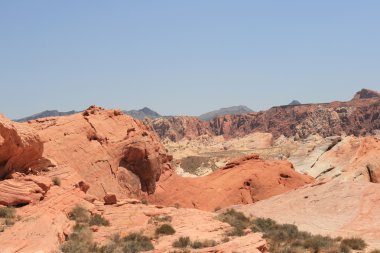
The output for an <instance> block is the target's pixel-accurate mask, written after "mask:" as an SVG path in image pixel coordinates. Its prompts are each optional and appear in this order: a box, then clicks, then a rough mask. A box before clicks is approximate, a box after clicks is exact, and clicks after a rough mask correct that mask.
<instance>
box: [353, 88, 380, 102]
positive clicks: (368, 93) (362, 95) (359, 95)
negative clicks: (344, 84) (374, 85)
mask: <svg viewBox="0 0 380 253" xmlns="http://www.w3.org/2000/svg"><path fill="white" fill-rule="evenodd" d="M369 98H380V93H379V92H377V91H374V90H369V89H361V90H360V91H358V92H356V94H355V96H354V98H353V100H357V99H369Z"/></svg>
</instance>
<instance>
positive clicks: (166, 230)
mask: <svg viewBox="0 0 380 253" xmlns="http://www.w3.org/2000/svg"><path fill="white" fill-rule="evenodd" d="M174 234H175V229H174V228H173V227H172V226H171V225H170V224H162V225H161V226H159V227H158V228H156V235H174Z"/></svg>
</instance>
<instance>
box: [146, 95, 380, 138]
mask: <svg viewBox="0 0 380 253" xmlns="http://www.w3.org/2000/svg"><path fill="white" fill-rule="evenodd" d="M187 118H188V117H168V118H161V119H157V120H153V121H151V126H152V127H153V129H154V130H155V131H156V132H157V133H158V134H159V136H160V137H161V138H162V139H165V138H168V139H170V140H172V141H176V140H179V139H181V138H184V137H185V138H188V139H192V138H194V137H196V136H200V135H204V134H207V135H216V136H219V135H223V136H224V137H227V138H233V137H242V136H245V135H247V134H250V133H253V132H268V133H272V134H273V136H274V137H275V138H276V137H279V136H281V135H284V136H286V137H292V136H295V137H297V138H307V137H308V136H310V135H313V134H319V135H321V136H323V137H327V136H333V135H341V134H347V135H355V136H365V135H367V134H370V133H372V132H373V131H374V130H378V129H380V96H379V93H377V92H374V91H369V90H365V89H363V90H362V91H360V92H358V93H357V94H356V95H355V97H354V99H352V100H351V101H348V102H332V103H326V104H303V105H287V106H279V107H273V108H271V109H269V110H266V111H261V112H254V113H247V114H240V115H225V116H219V117H216V118H213V119H212V120H210V121H207V122H199V123H197V124H194V121H196V119H195V118H193V119H192V122H191V124H184V122H186V121H188V120H187ZM195 125H196V127H194V126H195Z"/></svg>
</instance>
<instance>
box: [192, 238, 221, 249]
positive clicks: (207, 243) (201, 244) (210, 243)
mask: <svg viewBox="0 0 380 253" xmlns="http://www.w3.org/2000/svg"><path fill="white" fill-rule="evenodd" d="M216 245H217V243H216V241H214V240H204V241H199V240H195V241H194V242H192V243H191V247H192V248H193V249H203V248H209V247H214V246H216Z"/></svg>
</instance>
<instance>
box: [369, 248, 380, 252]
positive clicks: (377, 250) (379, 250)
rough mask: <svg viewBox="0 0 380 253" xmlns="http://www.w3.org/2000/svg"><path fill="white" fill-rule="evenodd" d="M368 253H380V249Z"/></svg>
mask: <svg viewBox="0 0 380 253" xmlns="http://www.w3.org/2000/svg"><path fill="white" fill-rule="evenodd" d="M369 253H380V249H374V250H371V251H370V252H369Z"/></svg>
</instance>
